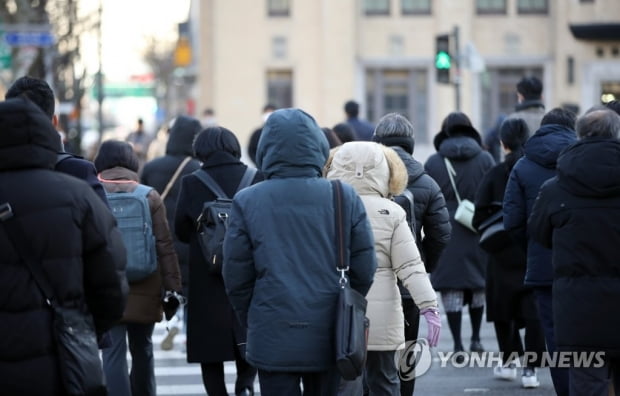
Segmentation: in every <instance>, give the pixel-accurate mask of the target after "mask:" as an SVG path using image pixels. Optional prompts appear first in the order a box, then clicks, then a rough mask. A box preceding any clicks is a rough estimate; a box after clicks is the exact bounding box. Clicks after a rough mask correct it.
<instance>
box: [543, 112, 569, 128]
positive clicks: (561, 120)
mask: <svg viewBox="0 0 620 396" xmlns="http://www.w3.org/2000/svg"><path fill="white" fill-rule="evenodd" d="M576 120H577V115H576V114H575V113H573V112H572V111H570V110H566V109H563V108H561V107H555V108H553V109H551V110H549V112H548V113H547V114H545V115H544V116H543V118H542V120H541V121H540V125H541V126H543V125H548V124H558V125H562V126H565V127H567V128H570V129H575V121H576Z"/></svg>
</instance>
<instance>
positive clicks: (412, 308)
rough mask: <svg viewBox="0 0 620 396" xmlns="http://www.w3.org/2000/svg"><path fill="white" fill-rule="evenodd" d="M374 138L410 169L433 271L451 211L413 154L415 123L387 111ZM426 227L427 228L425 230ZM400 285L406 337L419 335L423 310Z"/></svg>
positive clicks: (409, 389) (408, 387)
mask: <svg viewBox="0 0 620 396" xmlns="http://www.w3.org/2000/svg"><path fill="white" fill-rule="evenodd" d="M372 139H373V140H374V141H375V142H379V143H381V144H383V145H385V146H388V147H390V148H392V149H393V150H394V151H395V152H396V154H398V156H399V157H400V159H401V160H402V161H403V163H404V164H405V167H406V169H407V175H408V179H407V189H409V191H411V193H412V194H413V197H414V199H413V200H414V217H415V226H416V228H415V241H416V245H417V247H418V250H419V251H420V255H421V256H422V261H423V262H424V267H425V268H426V272H429V273H430V272H432V271H433V269H434V268H435V267H436V266H437V262H438V261H439V257H440V256H441V253H442V252H443V250H444V248H445V247H446V245H447V244H448V242H449V241H450V233H451V230H452V228H451V226H450V215H449V214H448V209H447V207H446V201H445V199H444V197H443V194H442V192H441V189H440V188H439V186H438V185H437V183H436V182H435V180H434V179H433V178H432V177H430V176H429V175H428V174H427V173H426V172H425V171H424V165H422V164H421V163H420V162H418V161H416V160H415V159H414V158H413V152H414V146H415V140H414V131H413V125H412V124H411V122H409V120H408V119H407V118H405V117H404V116H402V115H400V114H397V113H389V114H386V115H384V116H383V117H382V118H381V119H380V120H379V123H378V124H377V127H376V128H375V132H374V135H373V137H372ZM422 231H424V232H422ZM399 286H400V291H401V295H402V303H403V311H404V315H405V341H415V340H416V339H417V338H418V328H419V323H420V312H419V310H418V308H417V306H416V304H415V303H414V301H413V300H412V299H411V295H410V294H409V292H408V291H407V289H406V288H404V287H402V285H399ZM414 388H415V378H413V379H411V380H410V381H408V380H401V383H400V394H401V395H402V396H411V395H412V394H413V391H414Z"/></svg>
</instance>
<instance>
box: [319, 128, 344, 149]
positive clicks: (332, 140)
mask: <svg viewBox="0 0 620 396" xmlns="http://www.w3.org/2000/svg"><path fill="white" fill-rule="evenodd" d="M321 130H322V131H323V133H324V134H325V138H327V142H328V143H329V148H330V149H333V148H334V147H337V146H340V145H341V144H342V141H341V140H340V138H339V137H338V135H337V134H336V132H334V130H333V129H331V128H328V127H323V128H321Z"/></svg>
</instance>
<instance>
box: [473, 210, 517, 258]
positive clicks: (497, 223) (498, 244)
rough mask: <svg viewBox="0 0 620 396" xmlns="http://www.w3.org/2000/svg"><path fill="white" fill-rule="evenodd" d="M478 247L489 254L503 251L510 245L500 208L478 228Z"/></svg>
mask: <svg viewBox="0 0 620 396" xmlns="http://www.w3.org/2000/svg"><path fill="white" fill-rule="evenodd" d="M478 232H479V233H480V241H479V244H480V247H481V248H482V249H484V250H485V251H487V252H489V253H493V252H497V251H500V250H502V249H504V248H505V247H506V246H508V245H509V244H510V241H511V238H510V235H509V234H508V232H507V231H506V230H505V229H504V216H503V212H502V208H501V204H500V207H499V210H497V211H496V212H495V213H493V214H492V215H491V216H489V217H488V218H487V219H486V220H485V221H483V222H482V223H481V224H480V226H479V227H478Z"/></svg>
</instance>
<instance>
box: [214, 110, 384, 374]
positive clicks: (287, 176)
mask: <svg viewBox="0 0 620 396" xmlns="http://www.w3.org/2000/svg"><path fill="white" fill-rule="evenodd" d="M328 150H329V146H328V143H327V139H326V138H325V135H324V134H323V131H322V130H321V129H320V128H319V126H318V125H317V124H316V122H315V121H314V119H312V117H311V116H309V115H308V114H306V113H304V112H303V111H301V110H297V109H282V110H277V111H275V112H274V113H272V114H271V116H270V117H269V119H268V120H267V123H266V125H265V128H264V129H263V133H262V135H261V139H260V141H259V144H258V151H257V161H258V166H259V168H260V170H261V171H262V172H263V174H264V175H265V177H266V180H265V181H263V182H261V183H258V184H256V185H254V186H251V187H248V188H247V189H244V190H242V191H241V192H240V193H239V194H237V195H236V196H235V198H234V201H233V210H232V215H231V221H230V226H229V229H228V233H227V234H226V240H225V244H224V269H223V276H224V283H225V285H226V290H227V293H228V296H229V298H230V302H231V304H232V305H233V307H234V309H235V311H236V312H237V314H238V315H239V317H240V319H241V321H242V323H247V328H248V340H247V341H248V343H247V353H246V358H247V360H248V362H250V363H251V364H252V365H254V366H255V367H257V368H259V369H263V370H269V371H280V372H300V371H315V372H316V371H324V370H327V369H329V368H331V367H333V366H334V363H335V361H334V347H333V335H334V326H333V324H334V317H335V314H336V311H335V308H336V300H337V296H338V287H339V286H338V282H339V274H338V272H337V271H336V266H337V261H336V246H335V244H334V241H335V239H336V238H335V229H334V224H335V220H334V209H333V205H332V185H331V183H330V181H328V180H326V179H323V178H321V173H322V168H323V166H324V164H325V162H326V160H327V157H328ZM343 190H344V191H343V192H344V194H343V201H344V204H343V207H344V212H343V220H342V221H343V224H344V229H345V230H347V231H345V234H346V235H345V239H346V241H345V246H346V247H348V249H347V250H346V254H345V261H346V262H347V263H348V265H349V266H350V270H349V272H348V273H349V277H350V284H351V287H353V288H354V289H356V290H358V291H359V292H360V293H362V294H363V295H366V293H367V292H368V290H369V288H370V285H371V283H372V279H373V275H374V273H375V269H376V265H377V264H376V258H375V251H374V241H373V235H372V230H371V228H370V224H369V222H368V219H367V218H366V211H365V209H364V206H363V204H362V201H361V199H360V198H359V196H358V195H357V194H356V193H355V191H354V190H353V188H352V187H351V186H349V185H348V184H343Z"/></svg>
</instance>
